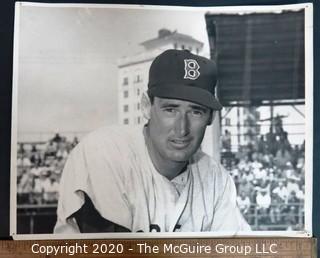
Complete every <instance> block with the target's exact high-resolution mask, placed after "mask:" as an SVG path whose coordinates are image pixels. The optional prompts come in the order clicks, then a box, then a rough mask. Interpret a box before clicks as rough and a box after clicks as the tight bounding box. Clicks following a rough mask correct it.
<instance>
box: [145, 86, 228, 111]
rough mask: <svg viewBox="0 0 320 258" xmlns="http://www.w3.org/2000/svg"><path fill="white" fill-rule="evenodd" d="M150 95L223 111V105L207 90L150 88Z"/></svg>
mask: <svg viewBox="0 0 320 258" xmlns="http://www.w3.org/2000/svg"><path fill="white" fill-rule="evenodd" d="M148 93H149V94H151V95H152V96H155V97H160V98H170V99H180V100H187V101H190V102H194V103H197V104H199V105H203V106H206V107H208V108H211V109H213V110H221V109H222V105H221V104H220V103H219V101H218V100H217V99H216V98H215V97H214V96H213V95H212V94H211V93H210V92H209V91H207V90H204V89H201V88H196V87H192V86H185V85H183V86H181V85H166V86H161V87H157V86H156V87H152V88H149V90H148Z"/></svg>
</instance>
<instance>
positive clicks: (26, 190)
mask: <svg viewBox="0 0 320 258" xmlns="http://www.w3.org/2000/svg"><path fill="white" fill-rule="evenodd" d="M77 143H78V139H77V137H75V138H74V139H73V141H68V140H67V138H66V137H63V136H60V135H59V134H56V135H55V136H54V137H53V138H52V139H50V140H49V141H48V142H45V143H32V144H26V143H19V146H18V152H17V180H18V182H17V193H18V196H17V203H18V204H51V203H56V202H57V200H58V190H59V180H60V177H61V173H62V170H63V167H64V164H65V162H66V159H67V157H68V155H69V153H70V151H71V150H72V149H73V148H74V147H75V146H76V145H77Z"/></svg>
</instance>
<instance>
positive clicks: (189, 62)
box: [183, 59, 200, 80]
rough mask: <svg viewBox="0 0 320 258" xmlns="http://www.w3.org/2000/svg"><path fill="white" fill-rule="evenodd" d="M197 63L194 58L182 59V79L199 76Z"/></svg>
mask: <svg viewBox="0 0 320 258" xmlns="http://www.w3.org/2000/svg"><path fill="white" fill-rule="evenodd" d="M199 68H200V66H199V64H198V63H197V61H196V60H194V59H184V71H185V73H184V77H183V78H184V79H190V80H196V79H197V78H198V77H199V76H200V72H199Z"/></svg>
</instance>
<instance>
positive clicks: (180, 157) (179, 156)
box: [169, 151, 192, 163]
mask: <svg viewBox="0 0 320 258" xmlns="http://www.w3.org/2000/svg"><path fill="white" fill-rule="evenodd" d="M191 156H192V155H191V154H190V153H186V152H183V151H177V152H174V153H172V154H171V155H170V156H169V158H170V159H171V160H172V161H175V162H181V163H185V162H188V161H189V159H190V157H191Z"/></svg>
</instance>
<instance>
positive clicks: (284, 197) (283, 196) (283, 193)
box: [272, 181, 289, 203]
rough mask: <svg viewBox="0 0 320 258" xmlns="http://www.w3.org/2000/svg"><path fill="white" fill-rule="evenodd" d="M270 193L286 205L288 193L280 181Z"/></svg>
mask: <svg viewBox="0 0 320 258" xmlns="http://www.w3.org/2000/svg"><path fill="white" fill-rule="evenodd" d="M272 193H274V194H276V195H278V196H279V197H280V198H281V199H282V200H283V201H284V202H285V203H287V201H288V196H289V192H288V189H287V187H286V186H285V184H284V183H283V182H282V181H280V182H278V186H277V187H276V188H275V189H273V191H272Z"/></svg>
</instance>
